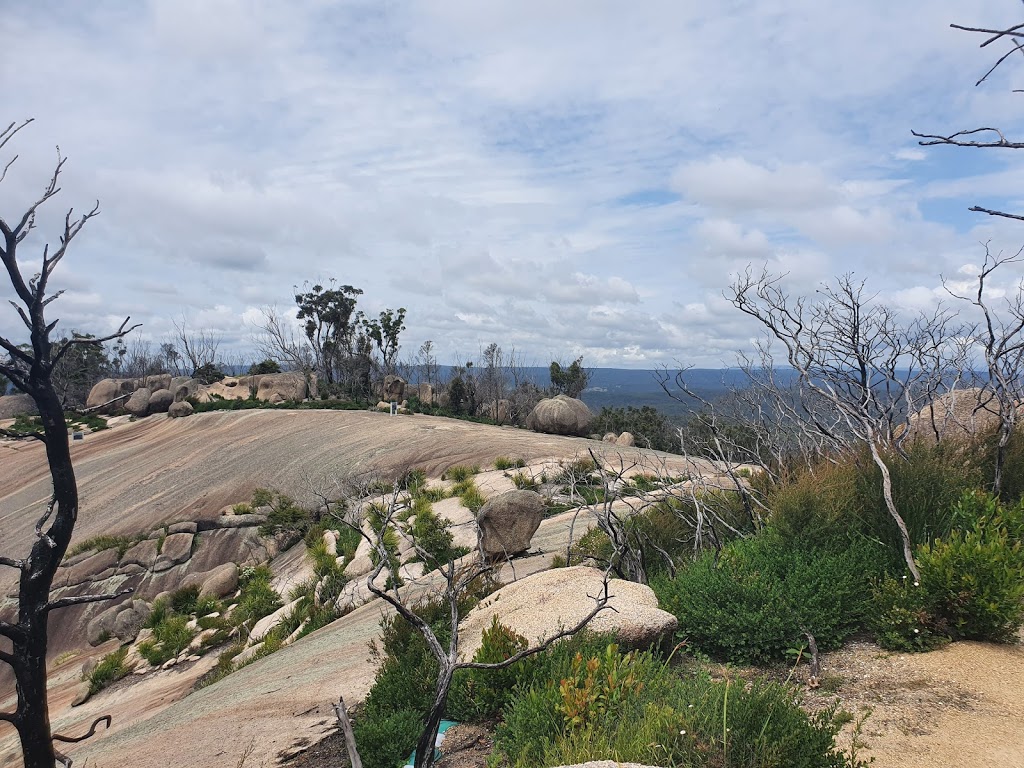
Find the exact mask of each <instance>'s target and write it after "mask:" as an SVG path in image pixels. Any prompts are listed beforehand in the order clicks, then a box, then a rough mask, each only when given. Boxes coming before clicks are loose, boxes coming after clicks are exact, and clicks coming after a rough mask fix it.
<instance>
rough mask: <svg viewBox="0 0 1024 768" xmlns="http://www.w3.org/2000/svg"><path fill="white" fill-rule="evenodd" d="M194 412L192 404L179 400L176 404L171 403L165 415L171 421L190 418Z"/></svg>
mask: <svg viewBox="0 0 1024 768" xmlns="http://www.w3.org/2000/svg"><path fill="white" fill-rule="evenodd" d="M194 412H195V408H193V407H192V403H190V402H188V401H187V400H180V401H178V402H176V403H171V406H170V407H169V408H168V409H167V415H168V416H170V417H171V418H172V419H180V418H182V417H183V416H191V415H192V414H193V413H194Z"/></svg>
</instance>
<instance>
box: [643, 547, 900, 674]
mask: <svg viewBox="0 0 1024 768" xmlns="http://www.w3.org/2000/svg"><path fill="white" fill-rule="evenodd" d="M884 563H885V554H884V550H883V549H882V548H881V547H879V546H878V545H876V544H874V543H872V542H870V541H867V540H864V539H855V540H851V541H849V542H847V544H846V546H844V547H842V548H835V549H824V548H815V547H805V546H801V545H798V544H795V543H793V542H786V541H784V540H783V539H782V538H781V537H779V536H777V535H774V534H772V533H770V532H768V533H765V534H761V535H759V536H756V537H753V538H750V539H741V540H737V541H733V542H730V543H729V544H727V545H726V546H725V547H724V548H723V549H722V551H721V553H720V555H719V556H718V557H717V558H716V557H714V556H713V555H712V554H710V553H709V554H705V555H704V556H702V557H700V558H699V559H697V560H696V561H694V562H693V563H692V564H690V565H689V566H687V567H686V568H684V569H682V570H681V571H679V573H678V575H677V577H676V578H675V579H669V578H665V577H660V578H655V579H653V580H652V583H651V586H652V587H653V588H654V591H655V592H656V593H657V595H658V598H659V601H660V602H661V604H662V607H664V608H665V609H666V610H668V611H670V612H672V613H673V614H675V615H676V617H677V618H678V619H679V633H680V635H682V636H683V637H686V638H688V640H689V642H690V643H691V644H692V645H693V646H694V647H696V648H698V649H700V650H701V651H703V652H704V653H707V654H709V655H711V656H713V657H716V658H720V659H725V660H729V661H737V662H753V663H764V662H771V661H778V660H780V659H781V658H782V657H783V656H784V654H785V652H786V649H787V648H790V647H792V646H794V645H799V644H800V643H801V642H802V639H803V632H804V630H805V629H806V630H807V631H809V632H811V633H812V634H813V635H814V637H815V639H816V640H817V643H818V646H819V648H821V649H822V650H828V649H830V648H836V647H838V646H839V644H840V643H841V642H842V641H843V640H844V639H845V638H846V637H847V636H848V635H849V634H850V633H851V632H853V631H854V630H855V629H856V628H857V627H858V626H860V624H861V621H862V619H863V617H864V615H865V612H866V610H867V607H868V606H867V602H868V596H869V586H870V584H871V578H872V577H873V576H878V575H880V574H881V572H882V571H883V568H884Z"/></svg>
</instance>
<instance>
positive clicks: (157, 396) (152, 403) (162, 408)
mask: <svg viewBox="0 0 1024 768" xmlns="http://www.w3.org/2000/svg"><path fill="white" fill-rule="evenodd" d="M182 399H184V398H182ZM173 403H174V395H173V394H172V393H171V390H169V389H158V390H156V391H155V392H154V393H153V394H151V395H150V396H149V412H150V413H167V409H168V408H170V407H171V405H172V404H173Z"/></svg>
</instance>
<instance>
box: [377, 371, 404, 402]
mask: <svg viewBox="0 0 1024 768" xmlns="http://www.w3.org/2000/svg"><path fill="white" fill-rule="evenodd" d="M380 399H381V400H385V401H387V402H389V403H390V402H392V401H394V402H396V403H400V402H402V401H403V400H404V399H405V379H403V378H402V377H401V376H394V375H388V376H385V377H384V386H383V388H382V391H381V398H380Z"/></svg>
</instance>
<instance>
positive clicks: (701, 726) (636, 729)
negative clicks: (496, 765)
mask: <svg viewBox="0 0 1024 768" xmlns="http://www.w3.org/2000/svg"><path fill="white" fill-rule="evenodd" d="M552 651H553V652H554V654H555V655H556V656H557V654H558V653H559V649H552ZM562 659H563V660H564V656H563V657H562ZM563 663H564V661H563ZM558 671H559V672H560V673H561V674H556V675H555V676H553V677H552V678H550V679H548V680H547V681H546V682H545V681H544V680H543V679H540V680H538V681H537V682H534V683H532V684H530V685H528V686H524V685H520V686H519V687H518V688H517V689H516V692H515V694H514V695H513V697H512V701H511V702H510V703H509V704H508V706H507V707H506V708H505V719H504V722H503V723H502V724H501V725H499V726H498V730H497V736H496V739H495V750H496V752H497V753H498V754H499V755H500V756H501V758H502V759H504V760H506V761H507V762H508V764H509V765H511V766H514V768H526V766H531V768H532V767H533V766H541V767H542V766H553V765H569V764H574V763H582V762H586V761H589V760H599V759H604V760H607V759H611V760H615V761H630V762H639V763H644V764H648V765H704V766H712V765H714V766H718V765H721V766H725V765H731V766H787V767H788V766H799V767H802V768H812V767H813V768H818V767H820V768H839V767H840V766H848V765H850V763H851V761H850V760H848V759H847V758H846V757H845V756H844V755H843V754H842V753H841V752H839V751H838V750H837V749H836V747H835V744H834V737H835V734H836V732H837V731H838V730H839V724H838V722H837V717H836V710H835V709H834V708H829V709H825V710H823V711H821V712H818V713H816V714H813V715H808V714H807V713H806V712H805V711H804V710H803V709H801V708H800V706H799V699H798V696H797V694H796V693H795V692H794V691H793V689H791V688H788V687H786V686H784V685H780V684H778V683H772V682H766V681H763V680H756V681H754V682H753V683H751V684H749V685H745V684H743V683H735V682H734V681H732V680H728V679H727V680H724V681H715V680H712V679H711V677H710V676H709V675H708V674H707V672H706V671H705V670H703V669H697V670H694V671H691V672H690V673H688V674H684V675H682V676H678V675H676V674H675V673H674V672H673V671H672V670H671V669H670V668H669V667H667V666H666V665H665V664H664V663H663V662H661V661H660V660H659V659H657V658H655V657H654V656H652V655H651V654H649V653H636V652H632V653H627V654H620V653H619V651H618V649H617V647H616V646H615V645H609V646H607V647H606V648H605V649H604V650H603V651H600V652H598V653H594V654H587V653H582V652H580V653H576V654H575V655H574V656H573V657H572V658H571V660H570V661H569V664H568V665H567V666H564V667H563V668H562V669H560V670H558ZM555 680H559V681H560V682H559V683H557V684H556V683H555V682H554V681H555Z"/></svg>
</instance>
